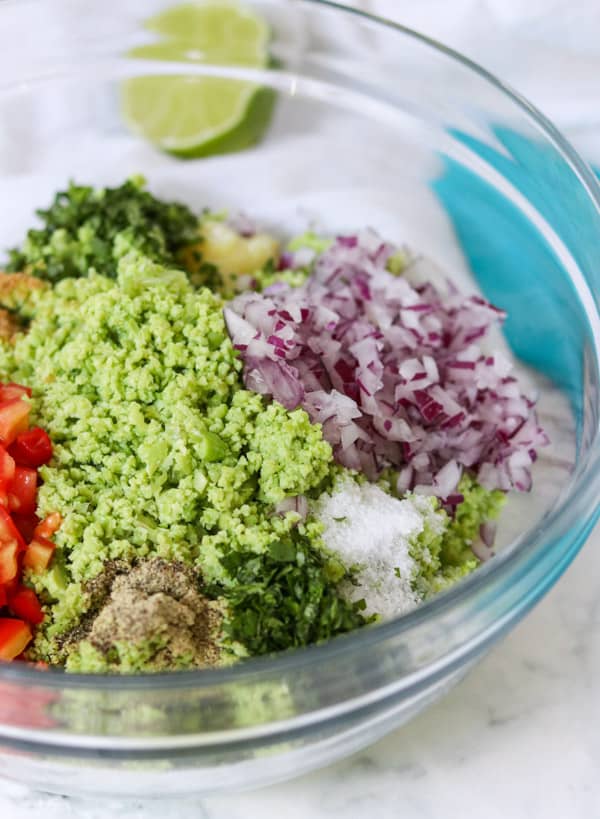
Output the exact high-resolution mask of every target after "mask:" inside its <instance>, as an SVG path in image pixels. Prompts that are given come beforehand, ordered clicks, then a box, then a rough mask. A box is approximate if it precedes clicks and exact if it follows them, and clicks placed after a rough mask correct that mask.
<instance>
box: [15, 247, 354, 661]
mask: <svg viewBox="0 0 600 819" xmlns="http://www.w3.org/2000/svg"><path fill="white" fill-rule="evenodd" d="M2 353H3V360H2V362H1V369H2V371H3V372H6V373H10V377H11V378H12V379H15V380H18V381H22V382H24V383H28V384H32V385H34V387H35V390H34V408H35V409H34V411H35V415H36V420H37V421H38V422H39V423H40V424H41V425H43V427H44V428H45V429H46V430H47V431H48V433H49V435H50V437H51V439H52V441H53V443H54V453H55V457H54V459H53V461H52V463H51V465H49V466H46V467H44V468H43V469H42V477H43V480H44V484H43V486H42V487H41V489H40V492H39V505H40V511H41V513H42V514H45V513H49V512H51V511H53V510H57V509H59V510H60V511H61V514H62V515H63V517H64V523H63V525H62V526H61V528H60V530H59V532H58V533H57V535H56V542H57V546H58V548H57V552H56V557H55V559H54V561H53V568H52V569H51V571H50V572H48V573H46V574H43V575H39V576H31V577H30V578H29V579H30V582H32V583H33V584H34V586H35V588H36V589H37V590H38V591H39V592H40V593H41V594H42V596H43V598H44V600H46V601H47V602H48V603H51V606H50V607H49V609H48V611H49V614H48V616H47V618H46V621H45V623H44V625H43V627H42V628H41V629H40V630H39V633H38V637H37V640H36V644H35V648H36V654H37V656H39V657H41V658H44V659H46V660H48V661H51V662H56V661H63V660H64V657H63V656H62V654H61V641H60V637H61V635H63V634H64V633H65V632H66V631H67V630H68V629H70V628H71V627H73V626H74V625H75V624H76V623H77V621H78V619H79V618H80V617H81V615H82V614H83V613H84V612H85V610H86V605H87V603H88V601H87V598H86V595H85V593H83V592H84V587H85V583H86V582H87V581H89V580H90V579H92V578H93V577H95V576H96V575H97V574H99V572H101V571H102V568H103V565H104V564H105V562H106V561H107V560H110V559H117V558H119V559H124V560H133V559H139V558H143V557H147V556H150V555H159V556H161V557H165V558H167V559H173V560H174V559H178V560H183V561H185V562H188V563H190V564H192V565H194V566H195V567H197V569H198V570H199V571H200V572H201V575H202V577H203V578H204V581H205V583H206V584H209V585H210V586H211V588H212V589H213V593H218V592H220V593H222V594H223V595H224V596H225V597H227V596H228V595H229V593H230V590H232V589H235V588H236V586H239V585H240V580H239V579H238V576H237V575H238V574H240V575H241V576H242V580H241V583H242V584H243V585H247V583H248V578H249V577H250V576H251V574H249V572H254V580H253V582H254V584H255V587H257V588H258V586H260V585H261V584H262V585H263V586H264V587H265V588H266V587H269V588H270V589H278V588H280V586H281V585H282V584H283V583H285V584H288V585H290V586H291V587H292V588H294V589H295V590H296V600H297V603H298V606H299V608H300V609H301V610H302V617H303V621H304V622H303V625H302V626H301V627H300V626H298V627H297V628H295V629H292V631H294V634H293V637H292V638H290V643H289V644H290V645H298V644H302V641H303V640H306V641H312V640H313V639H319V638H325V637H326V636H330V635H331V634H333V633H337V632H338V631H343V630H347V629H348V628H350V627H356V626H357V625H359V624H360V622H361V618H360V615H359V614H358V613H357V612H355V611H354V609H353V608H352V607H351V606H349V605H347V604H345V603H344V602H343V601H342V600H341V599H340V598H339V597H338V596H337V595H336V593H335V589H334V585H333V584H332V583H331V582H330V581H329V580H328V574H327V572H328V570H327V559H326V557H325V556H324V555H323V554H322V553H320V552H317V551H315V550H313V551H310V549H309V541H308V532H307V531H306V530H305V528H304V527H301V528H299V529H298V531H297V532H296V533H295V534H294V538H295V539H297V543H298V548H297V555H296V557H295V558H294V559H290V555H289V553H287V552H285V553H282V552H281V550H280V547H279V545H278V544H280V543H281V542H284V541H285V540H286V539H287V538H289V537H290V533H291V531H292V529H293V528H294V525H295V523H296V522H297V521H296V520H295V519H294V516H293V515H291V516H287V517H281V516H278V515H275V514H273V507H272V504H273V503H274V502H276V501H277V500H280V499H281V498H283V497H285V496H286V495H295V494H301V493H304V492H309V491H310V490H311V489H312V488H313V487H315V486H317V485H318V484H319V483H320V482H321V481H322V480H323V478H324V477H325V476H326V474H327V471H328V469H329V466H330V464H331V462H332V455H331V449H330V447H329V445H328V444H327V443H326V442H325V441H324V440H323V438H322V436H321V432H320V428H319V427H318V426H314V425H312V424H311V423H310V421H309V419H308V416H307V415H306V413H305V412H304V411H302V410H296V411H295V412H291V413H290V412H287V411H286V410H285V409H284V408H283V407H281V406H280V405H278V404H271V405H270V406H266V405H265V402H264V399H262V398H261V397H260V396H259V395H256V394H255V393H251V392H249V391H247V390H245V389H243V388H242V386H241V383H240V369H241V363H240V362H239V360H238V359H237V357H236V354H235V352H234V350H233V348H232V345H231V343H230V341H229V337H228V336H227V332H226V329H225V324H224V320H223V315H222V303H221V301H220V299H219V298H218V297H217V296H215V295H214V294H212V293H210V292H209V291H208V290H200V291H195V290H194V289H193V288H192V287H191V285H190V284H189V282H188V280H187V277H186V276H185V274H184V273H181V272H178V271H173V270H167V269H165V268H163V267H161V266H160V265H158V264H156V263H154V262H152V261H150V260H149V259H147V258H145V257H143V256H141V255H140V254H138V253H135V252H131V253H130V254H128V255H127V256H125V257H123V258H122V259H121V260H120V262H119V265H118V277H117V280H116V281H115V280H111V279H108V278H106V277H104V276H100V275H98V274H93V273H92V274H90V276H89V277H88V278H87V279H81V280H75V279H71V278H68V279H65V280H63V281H62V282H60V283H59V284H57V285H56V286H55V287H54V288H53V289H51V290H48V291H45V292H44V293H43V294H41V295H40V296H39V300H38V304H37V310H36V313H35V319H34V321H33V322H32V324H31V327H30V331H29V333H27V334H26V335H22V336H20V337H19V339H18V341H17V342H16V344H15V346H14V347H9V346H7V345H4V346H3V348H2ZM283 452H285V453H286V458H285V459H284V460H282V459H281V457H280V455H281V453H283ZM313 536H314V533H313ZM235 555H243V559H240V560H237V559H236V558H235V557H234V556H235ZM307 555H310V557H309V558H307ZM249 557H251V558H252V559H254V561H255V562H254V563H253V564H252V569H250V568H249V564H248V559H249ZM226 558H227V559H226ZM279 563H282V564H285V569H286V571H285V575H286V577H285V580H282V579H280V578H279V577H274V576H273V568H274V567H276V566H278V564H279ZM307 563H308V564H309V565H310V566H311V573H306V572H305V564H307ZM274 593H277V592H274ZM245 600H246V597H245V593H244V594H242V593H239V594H238V595H237V596H236V597H232V601H231V628H230V632H231V634H232V635H233V636H234V637H235V638H236V639H239V638H240V637H241V636H243V638H244V640H245V645H249V644H252V646H253V650H254V651H258V650H260V648H259V647H260V646H263V647H264V649H265V650H270V649H271V648H272V647H273V646H274V645H275V644H276V645H277V647H280V646H281V645H282V643H283V642H284V640H283V638H282V637H277V638H273V640H272V641H269V640H268V639H267V640H265V639H264V636H263V634H262V629H263V625H262V623H261V622H259V621H258V620H257V622H256V626H255V628H253V627H252V626H250V625H249V623H248V622H245V623H244V624H243V629H240V626H239V624H240V623H241V617H240V616H238V607H240V606H243V605H245ZM282 617H283V620H284V621H285V623H287V626H289V618H287V619H286V615H283V614H282ZM287 626H286V627H287ZM282 628H283V627H282ZM241 631H243V634H241Z"/></svg>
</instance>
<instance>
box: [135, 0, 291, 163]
mask: <svg viewBox="0 0 600 819" xmlns="http://www.w3.org/2000/svg"><path fill="white" fill-rule="evenodd" d="M146 27H147V28H149V29H151V30H152V31H154V32H157V33H159V34H160V35H161V36H162V37H164V38H165V39H163V40H161V41H159V42H157V43H152V44H149V45H145V46H140V47H139V48H136V49H134V50H133V51H131V52H130V56H132V57H136V58H143V59H150V60H166V61H171V62H172V61H178V62H189V63H210V64H213V65H233V66H249V67H252V68H264V67H266V66H268V65H269V62H270V60H269V53H268V42H269V29H268V27H267V25H266V23H265V22H264V20H262V19H261V18H259V17H257V16H256V14H254V12H251V11H250V10H248V9H245V8H243V7H242V6H240V5H238V4H237V3H233V2H225V3H222V2H215V1H214V0H213V1H212V2H203V3H186V4H184V5H180V6H175V7H174V8H171V9H168V10H167V11H165V12H163V13H162V14H159V15H157V16H156V17H153V18H151V19H150V20H148V21H147V23H146ZM274 101H275V94H274V92H273V91H272V90H270V89H267V88H263V87H262V86H259V85H256V84H255V83H252V82H246V81H243V80H234V79H228V78H220V77H200V76H199V77H194V76H173V75H171V76H166V75H153V76H147V77H136V78H133V79H130V80H128V81H127V82H126V83H125V84H124V86H123V95H122V102H123V113H124V116H125V118H126V120H127V122H128V124H129V126H130V128H131V129H132V130H133V131H135V132H136V133H138V134H140V135H141V136H143V137H144V138H145V139H147V140H149V141H150V142H152V143H153V144H154V145H156V146H157V147H159V148H162V149H163V150H165V151H168V152H170V153H173V154H176V155H178V156H184V157H198V156H207V155H209V154H216V153H226V152H229V151H238V150H242V149H243V148H246V147H248V146H250V145H253V144H254V143H256V142H257V141H258V140H259V139H260V138H261V137H262V135H263V134H264V132H265V129H266V128H267V126H268V124H269V121H270V118H271V113H272V110H273V104H274Z"/></svg>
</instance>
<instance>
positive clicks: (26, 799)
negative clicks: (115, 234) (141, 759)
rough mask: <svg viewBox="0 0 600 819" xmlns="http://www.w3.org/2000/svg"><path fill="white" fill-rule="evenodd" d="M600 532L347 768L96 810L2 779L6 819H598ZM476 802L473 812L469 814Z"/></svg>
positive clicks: (1, 812) (1, 811) (0, 808)
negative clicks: (237, 791) (470, 666)
mask: <svg viewBox="0 0 600 819" xmlns="http://www.w3.org/2000/svg"><path fill="white" fill-rule="evenodd" d="M598 578H600V526H599V527H597V528H596V530H595V531H594V533H593V534H592V536H591V537H590V539H589V541H588V543H587V544H586V546H585V547H584V549H583V551H582V552H581V553H580V555H579V557H578V558H577V559H576V561H575V563H574V564H573V565H572V566H571V568H570V569H569V571H568V572H567V574H566V575H565V576H564V577H563V578H562V580H561V581H560V582H559V583H558V585H557V586H555V588H554V589H553V590H552V591H551V592H550V594H549V595H548V596H547V597H546V598H545V599H544V600H543V601H542V603H540V605H539V606H538V607H537V608H536V609H535V610H534V611H533V613H532V614H531V615H530V616H529V617H528V618H527V619H526V620H525V621H524V622H523V623H521V624H520V626H518V627H517V628H516V629H515V630H514V631H513V632H512V633H511V634H510V635H509V637H508V638H507V639H506V640H505V641H504V642H503V643H502V644H501V645H499V646H498V647H497V648H496V649H495V650H494V651H493V652H492V653H491V654H490V655H488V657H487V658H486V659H485V660H484V661H483V662H482V663H481V664H480V665H479V666H477V667H476V668H475V669H474V670H473V671H472V672H471V674H470V675H469V677H467V679H466V680H465V681H464V682H463V683H462V684H461V685H459V686H458V687H457V688H456V689H454V691H452V692H451V693H450V694H449V696H447V697H446V699H444V700H443V701H442V702H440V703H438V704H437V705H435V706H433V707H432V708H430V709H429V710H428V711H427V712H426V713H424V714H422V715H421V716H419V717H417V718H416V719H415V720H414V721H413V722H412V723H410V724H409V725H407V726H405V727H404V728H401V729H400V730H398V731H395V732H394V733H392V734H390V735H389V736H388V737H386V738H385V739H383V740H382V741H380V742H378V743H377V744H376V745H373V746H372V747H371V748H369V749H367V750H366V751H363V752H362V753H360V754H358V755H355V756H353V757H351V758H349V759H348V760H346V761H344V762H341V763H338V764H336V765H332V766H330V767H328V768H325V769H323V770H321V771H319V772H317V773H314V774H311V775H309V776H305V777H302V778H301V779H298V780H295V781H292V782H289V783H287V784H284V785H278V786H274V787H270V788H266V789H263V790H260V791H255V792H253V793H246V794H241V795H234V796H230V797H227V798H211V799H192V800H181V801H178V802H177V803H176V804H175V803H174V802H168V803H162V802H154V803H151V802H147V801H146V802H145V801H141V800H139V801H138V800H136V801H128V802H126V801H122V800H119V801H115V800H108V801H106V802H98V801H97V800H96V801H94V802H86V801H84V800H81V799H66V798H62V797H59V796H48V795H43V794H34V793H32V792H31V791H28V790H27V789H25V788H22V787H20V786H17V785H13V784H9V783H6V782H0V816H1V817H6V819H37V818H38V817H40V819H41V818H42V817H43V819H107V818H108V817H110V819H164V817H165V816H170V815H173V814H174V813H175V810H176V812H177V817H178V819H254V817H257V818H258V817H260V819H279V817H285V819H325V818H327V819H363V817H364V816H371V817H376V819H399V817H402V819H430V818H431V819H439V817H443V819H465V817H466V816H479V817H482V819H507V817H509V819H591V818H592V817H597V816H600V779H599V778H598V770H599V768H600V734H599V733H598V726H599V725H600V697H598V680H599V679H600V595H599V594H598ZM467 805H468V810H467V808H466V806H467Z"/></svg>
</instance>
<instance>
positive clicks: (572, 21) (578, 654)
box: [0, 0, 600, 819]
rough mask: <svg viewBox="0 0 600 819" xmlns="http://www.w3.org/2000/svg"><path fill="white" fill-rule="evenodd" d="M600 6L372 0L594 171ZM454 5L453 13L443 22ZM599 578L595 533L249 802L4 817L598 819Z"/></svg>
mask: <svg viewBox="0 0 600 819" xmlns="http://www.w3.org/2000/svg"><path fill="white" fill-rule="evenodd" d="M596 3H597V0H588V2H585V0H571V2H569V3H567V2H566V1H565V2H562V1H561V0H529V2H527V3H524V2H523V1H522V0H453V2H452V4H447V0H419V2H418V3H417V2H414V0H412V2H409V0H362V5H363V6H365V7H371V8H372V9H373V10H375V11H379V12H382V13H384V12H387V13H388V14H390V15H393V16H396V17H398V18H399V19H401V20H402V21H403V22H406V23H407V24H409V25H413V26H415V27H417V28H420V29H422V30H425V31H427V33H430V34H432V35H433V36H438V37H440V38H441V39H444V40H445V41H447V42H449V43H450V44H452V45H454V46H456V47H457V48H460V49H462V50H463V51H465V52H467V53H468V54H469V55H470V56H473V57H475V58H476V59H477V58H479V59H480V60H481V61H482V62H483V63H484V64H485V65H486V66H487V67H488V68H491V69H492V70H496V71H497V72H498V73H499V74H500V75H501V76H503V77H505V78H507V79H509V81H510V82H512V83H513V84H514V85H515V86H517V87H518V88H519V89H520V90H522V91H523V92H524V93H525V94H526V95H528V96H530V97H531V98H532V99H533V100H534V102H537V103H538V105H539V106H540V107H541V108H542V109H543V110H545V111H546V112H548V113H549V114H550V115H551V116H552V117H553V118H554V119H555V120H556V121H557V122H558V124H559V125H560V126H561V127H562V128H563V129H564V130H566V131H567V133H568V134H569V135H570V136H571V137H572V138H573V139H574V141H575V142H576V144H578V145H579V146H580V147H581V148H582V150H584V151H585V152H586V153H587V154H588V156H590V157H591V158H595V159H600V128H599V123H600V113H599V112H600V83H598V80H597V78H598V76H599V72H600V15H598V14H597V5H596ZM354 4H355V5H361V0H356V3H354ZM450 6H451V10H452V13H451V14H450V15H448V14H446V15H444V14H443V13H441V11H442V10H443V8H444V7H446V8H447V9H448V8H450ZM574 88H575V89H577V92H576V93H574V92H573V89H574ZM598 578H600V527H598V528H597V529H596V531H595V532H594V533H593V535H592V536H591V538H590V540H589V541H588V543H587V545H586V546H585V548H584V550H583V551H582V553H581V554H580V556H579V557H578V558H577V560H576V561H575V564H574V565H573V566H572V567H571V569H570V570H569V571H568V573H567V574H566V575H565V577H564V578H563V579H562V580H561V581H560V582H559V584H558V585H557V586H556V587H555V588H554V589H553V590H552V592H551V593H550V594H549V595H548V597H547V598H546V599H545V600H544V601H542V603H541V604H540V605H539V606H538V607H537V609H536V610H535V611H534V612H533V613H532V614H531V615H530V616H529V617H528V618H527V619H526V620H525V622H523V623H522V624H521V625H520V626H519V627H518V628H517V629H516V630H515V631H514V632H513V633H512V634H511V635H510V636H509V637H508V638H507V639H506V640H505V641H504V642H503V643H502V644H501V645H500V646H498V647H497V648H496V649H495V650H494V651H493V652H492V653H491V654H490V655H489V656H488V657H487V658H486V659H485V660H484V661H483V662H482V663H481V664H480V665H479V666H478V667H477V668H476V669H475V670H474V671H473V672H472V673H471V675H470V676H469V677H468V678H467V679H466V680H465V681H464V682H463V683H462V684H461V685H460V686H459V687H458V688H457V689H455V690H454V691H453V692H452V693H451V694H450V695H449V696H448V697H447V698H446V699H445V700H444V701H443V702H441V703H439V704H437V705H436V706H434V707H433V708H431V709H430V710H429V711H427V712H426V713H425V714H423V715H421V716H420V717H418V718H417V719H416V720H415V721H413V722H412V723H411V724H410V725H408V726H406V727H405V728H403V729H400V730H398V731H396V732H394V733H393V734H391V735H390V736H388V737H387V738H386V739H384V740H382V741H381V742H379V743H378V744H376V745H374V746H373V747H371V748H370V749H368V750H366V751H364V752H363V753H361V754H359V755H357V756H354V757H352V758H350V759H349V760H347V761H345V762H342V763H339V764H337V765H334V766H331V767H329V768H326V769H324V770H322V771H320V772H318V773H315V774H312V775H310V776H306V777H303V778H302V779H299V780H296V781H294V782H291V783H288V784H285V785H279V786H276V787H271V788H269V789H265V790H262V791H258V792H255V793H250V794H244V795H238V796H231V797H228V798H218V799H217V798H213V799H207V800H189V801H180V802H177V803H174V802H171V803H168V804H164V803H148V802H143V801H132V802H124V801H122V800H119V801H114V800H109V801H106V802H98V801H94V802H93V803H92V802H85V801H82V800H71V799H65V798H61V797H55V796H48V795H43V794H35V793H32V792H30V791H28V790H26V789H25V788H22V787H20V786H17V785H14V784H10V783H6V782H2V781H0V817H1V818H2V819H37V817H40V819H41V817H43V819H104V818H105V817H111V819H113V818H114V819H163V817H166V816H172V815H177V816H178V819H253V817H261V819H276V817H277V819H279V817H285V819H321V817H323V819H324V818H325V817H327V819H337V818H338V817H339V819H342V818H343V819H359V817H360V819H362V817H363V816H364V815H365V814H366V815H368V816H372V817H376V819H388V818H389V819H392V817H393V818H394V819H399V818H400V817H402V819H430V817H432V818H433V819H438V817H443V819H464V817H467V816H477V817H481V819H507V817H508V819H542V818H543V819H593V818H594V817H598V816H600V778H599V777H598V771H599V770H600V733H599V732H598V726H600V697H599V696H598V680H600V595H599V594H598V583H599V581H598Z"/></svg>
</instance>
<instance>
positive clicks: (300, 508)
mask: <svg viewBox="0 0 600 819" xmlns="http://www.w3.org/2000/svg"><path fill="white" fill-rule="evenodd" d="M275 512H276V513H277V514H278V515H282V516H285V515H287V513H288V512H297V513H298V515H300V520H305V519H306V516H307V515H308V500H307V499H306V498H305V496H304V495H296V496H295V497H293V498H284V499H283V500H282V501H279V503H277V504H276V505H275Z"/></svg>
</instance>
